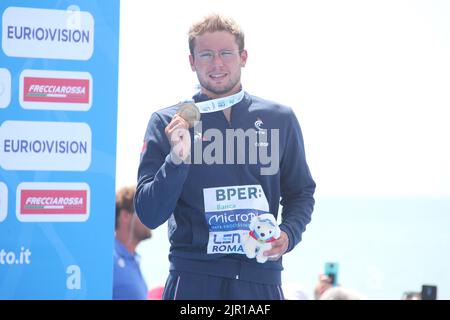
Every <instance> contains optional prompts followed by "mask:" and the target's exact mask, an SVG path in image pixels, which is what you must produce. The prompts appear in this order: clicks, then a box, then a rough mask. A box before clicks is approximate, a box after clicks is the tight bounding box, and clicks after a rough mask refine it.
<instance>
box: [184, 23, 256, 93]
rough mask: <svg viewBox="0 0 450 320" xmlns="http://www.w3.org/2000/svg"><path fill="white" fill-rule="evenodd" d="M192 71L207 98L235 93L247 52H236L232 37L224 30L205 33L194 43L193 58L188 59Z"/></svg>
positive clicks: (236, 46)
mask: <svg viewBox="0 0 450 320" xmlns="http://www.w3.org/2000/svg"><path fill="white" fill-rule="evenodd" d="M189 61H190V63H191V68H192V71H195V72H196V73H197V78H198V80H199V82H200V85H201V86H202V92H203V93H205V94H206V95H208V96H209V97H210V98H219V97H224V96H228V95H231V94H234V93H237V92H239V89H240V86H241V68H242V67H244V66H245V63H246V61H247V52H246V51H245V50H243V51H242V52H239V48H238V45H237V43H236V39H235V37H234V35H232V34H231V33H229V32H226V31H216V32H206V33H204V34H202V35H201V36H199V37H197V38H196V40H195V48H194V55H193V56H192V55H191V56H189Z"/></svg>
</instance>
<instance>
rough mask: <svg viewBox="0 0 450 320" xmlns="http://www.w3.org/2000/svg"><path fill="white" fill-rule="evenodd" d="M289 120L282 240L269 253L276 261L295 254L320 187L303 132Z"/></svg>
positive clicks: (284, 158)
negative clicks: (317, 184) (294, 249)
mask: <svg viewBox="0 0 450 320" xmlns="http://www.w3.org/2000/svg"><path fill="white" fill-rule="evenodd" d="M289 120H290V121H288V122H289V124H290V125H289V126H288V127H287V133H286V135H287V136H286V137H285V147H284V152H283V154H282V155H281V159H280V186H281V205H282V206H283V209H282V211H281V217H282V223H281V224H280V229H281V236H280V238H279V239H278V240H276V241H274V242H272V249H271V250H268V251H266V252H265V255H268V256H272V257H273V259H278V258H279V257H280V256H281V255H283V254H284V253H286V252H289V251H291V250H292V249H293V248H294V247H295V246H296V245H297V244H298V243H299V242H300V240H301V239H302V233H303V232H304V231H305V229H306V225H307V224H308V223H309V222H310V221H311V214H312V212H313V208H314V197H313V195H314V191H315V189H316V184H315V182H314V180H313V178H312V176H311V173H310V171H309V167H308V164H307V163H306V157H305V147H304V143H303V135H302V131H301V129H300V125H299V123H298V120H297V118H296V116H295V114H294V113H293V112H292V111H291V115H290V119H289ZM280 142H281V141H280Z"/></svg>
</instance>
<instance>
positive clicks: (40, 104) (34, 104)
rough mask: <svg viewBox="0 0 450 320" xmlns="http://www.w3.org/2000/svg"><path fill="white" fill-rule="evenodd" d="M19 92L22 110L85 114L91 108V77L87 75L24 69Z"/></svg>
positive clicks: (84, 73) (83, 73)
mask: <svg viewBox="0 0 450 320" xmlns="http://www.w3.org/2000/svg"><path fill="white" fill-rule="evenodd" d="M19 92H20V97H19V98H20V105H21V106H22V108H24V109H39V110H65V111H87V110H89V109H90V108H91V105H92V77H91V75H90V74H89V73H88V72H72V71H71V72H69V71H50V70H24V71H22V73H21V74H20V85H19Z"/></svg>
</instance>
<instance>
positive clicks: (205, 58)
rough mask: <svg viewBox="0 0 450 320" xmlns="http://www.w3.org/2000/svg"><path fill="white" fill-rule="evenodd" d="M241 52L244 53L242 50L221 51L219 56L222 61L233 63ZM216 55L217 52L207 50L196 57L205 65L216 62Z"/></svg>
mask: <svg viewBox="0 0 450 320" xmlns="http://www.w3.org/2000/svg"><path fill="white" fill-rule="evenodd" d="M241 52H242V51H241V50H220V51H219V52H218V54H219V57H220V59H222V61H231V60H233V59H234V58H235V57H236V55H237V54H238V53H241ZM216 55H217V52H216V51H213V50H205V51H201V52H198V53H196V54H195V56H196V57H197V59H198V60H199V61H200V62H205V63H206V62H212V61H214V59H215V57H216Z"/></svg>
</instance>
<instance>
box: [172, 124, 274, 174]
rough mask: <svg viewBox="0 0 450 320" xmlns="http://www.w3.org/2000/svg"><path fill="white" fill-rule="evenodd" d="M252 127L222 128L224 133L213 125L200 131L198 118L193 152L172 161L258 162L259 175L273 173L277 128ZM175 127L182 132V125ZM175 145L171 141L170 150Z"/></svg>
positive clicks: (179, 162)
mask: <svg viewBox="0 0 450 320" xmlns="http://www.w3.org/2000/svg"><path fill="white" fill-rule="evenodd" d="M255 128H256V129H253V128H249V129H247V130H245V131H244V130H243V129H231V128H230V129H226V130H225V135H224V134H223V132H222V131H220V130H219V129H215V128H211V129H207V130H205V131H204V132H203V130H202V122H201V121H199V122H198V123H197V124H196V126H195V127H194V139H193V148H191V150H193V152H192V151H191V152H190V154H189V156H188V157H187V158H186V159H185V160H182V159H181V158H179V157H173V158H172V160H173V161H174V163H175V164H181V163H182V162H184V163H188V164H192V163H193V164H208V165H211V164H251V165H255V164H260V165H261V168H260V174H261V175H275V174H277V173H278V170H279V165H280V132H279V131H280V130H279V129H262V128H260V125H258V126H257V125H256V124H255ZM176 130H182V131H183V132H184V133H185V134H186V131H187V130H186V129H184V128H179V129H176ZM179 135H180V134H179V132H178V134H177V132H174V134H173V136H172V137H174V136H179ZM269 135H270V139H269ZM191 142H192V141H191ZM205 144H206V145H205ZM177 146H178V145H177V144H176V143H173V147H172V149H174V148H175V149H176V148H177ZM172 152H174V150H172ZM175 154H176V152H175Z"/></svg>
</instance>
